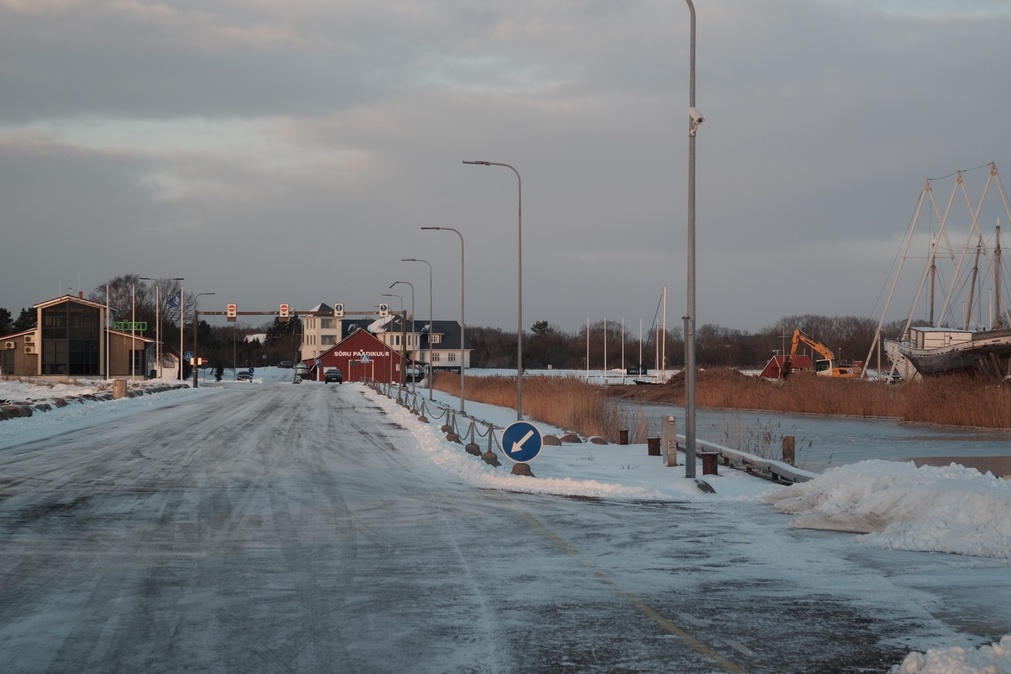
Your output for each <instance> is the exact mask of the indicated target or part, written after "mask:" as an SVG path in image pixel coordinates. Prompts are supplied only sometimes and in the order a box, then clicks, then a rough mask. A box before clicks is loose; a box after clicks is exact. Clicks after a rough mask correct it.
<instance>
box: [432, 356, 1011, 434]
mask: <svg viewBox="0 0 1011 674" xmlns="http://www.w3.org/2000/svg"><path fill="white" fill-rule="evenodd" d="M459 382H460V378H459V377H458V376H456V375H442V376H437V377H436V380H435V386H436V388H438V389H439V390H442V391H446V392H447V393H451V394H454V395H459V393H460V390H459ZM602 391H603V392H605V393H606V394H607V395H601V392H602ZM467 398H468V400H474V401H477V402H482V403H488V404H491V405H498V406H500V407H510V408H513V409H515V407H516V378H515V377H504V376H495V377H468V378H467ZM611 398H621V399H629V400H640V401H643V402H653V403H670V404H672V405H683V404H684V381H683V379H681V380H678V379H672V380H671V382H669V384H667V385H661V386H609V387H599V386H594V385H591V384H587V383H586V382H584V381H582V380H580V379H579V378H577V377H542V376H527V377H524V378H523V411H524V413H525V414H526V415H528V416H530V417H531V418H533V419H538V420H540V421H543V422H545V423H549V424H551V425H553V426H558V427H561V428H567V429H573V430H577V431H579V432H580V433H582V434H584V435H587V436H589V435H600V436H602V437H604V438H606V439H608V440H609V441H612V442H614V441H617V433H618V429H629V430H630V440H631V441H632V442H645V437H646V434H647V432H648V430H647V423H646V419H645V417H644V415H642V414H633V417H632V418H629V416H628V415H627V414H625V413H623V412H622V410H621V409H620V408H619V406H618V405H616V404H614V401H613V400H611ZM695 402H696V405H697V406H698V407H702V408H714V409H747V410H764V411H770V412H794V413H802V414H823V415H837V416H850V417H891V418H895V419H897V420H899V421H904V422H915V423H931V424H939V425H944V426H962V427H976V428H996V429H1011V383H1004V384H1001V383H994V382H984V381H981V380H979V379H972V378H964V377H944V378H932V379H926V380H924V381H921V382H913V383H899V384H885V383H882V382H877V381H860V380H857V381H850V380H838V379H836V380H833V379H829V378H827V377H819V376H816V375H813V374H806V373H801V374H798V375H795V376H793V377H792V378H790V379H789V380H787V381H768V380H765V379H761V378H759V377H752V376H747V375H743V374H741V373H740V372H738V371H736V370H732V369H719V370H704V371H700V373H699V376H698V378H697V383H696V396H695Z"/></svg>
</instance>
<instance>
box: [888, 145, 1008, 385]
mask: <svg viewBox="0 0 1011 674" xmlns="http://www.w3.org/2000/svg"><path fill="white" fill-rule="evenodd" d="M988 169H989V178H988V180H987V183H986V185H985V186H984V188H983V197H981V198H980V201H979V203H978V204H976V205H975V206H973V205H972V204H969V199H968V195H967V194H966V192H965V184H964V182H963V176H962V172H961V171H959V172H957V173H956V174H954V175H957V178H956V180H955V183H954V187H953V189H952V195H951V199H950V200H949V202H948V203H949V207H948V209H945V210H943V211H942V210H941V209H938V207H937V204H936V203H935V202H934V198H933V191H932V188H931V185H930V181H929V180H928V181H927V183H926V185H925V186H924V189H923V191H922V192H921V194H920V201H919V203H918V204H917V208H916V212H917V216H916V217H914V218H913V221H912V223H911V225H910V229H909V231H908V233H907V236H906V238H905V243H904V249H903V251H902V256H901V257H902V262H904V261H905V259H906V257H907V255H908V254H909V249H910V246H911V243H912V241H913V238H914V237H913V234H914V228H915V226H916V221H917V220H918V219H919V214H920V212H921V210H922V209H923V208H924V207H925V206H926V207H927V209H928V211H931V212H933V213H934V214H937V215H938V221H939V222H938V229H937V231H936V232H933V233H932V236H931V240H930V249H929V254H928V255H927V264H926V267H925V268H924V269H923V272H922V275H921V276H920V283H919V289H918V290H917V293H916V297H915V298H914V300H913V307H914V309H915V307H916V306H917V305H918V304H919V301H920V294H921V292H923V291H924V289H929V293H930V294H929V301H928V302H927V306H929V318H927V319H926V320H919V321H917V322H918V323H920V324H919V325H914V320H913V311H912V310H911V311H910V312H909V315H908V317H907V318H906V320H905V324H904V326H903V328H902V331H901V336H900V337H899V338H898V339H884V340H881V330H882V325H883V324H884V315H882V319H881V322H880V323H879V324H878V333H877V336H876V339H875V343H880V344H883V346H884V351H885V353H886V354H887V357H888V358H889V360H890V361H891V366H890V369H891V372H892V373H896V374H898V375H899V376H901V377H902V378H903V379H914V378H918V377H932V376H939V375H947V374H968V375H976V376H983V377H986V378H991V379H1004V378H1007V377H1011V328H1009V327H1007V326H1009V325H1011V314H1009V313H1008V311H1007V309H1006V308H1005V307H1004V306H1003V304H1002V302H1001V284H1002V281H1003V278H1002V274H1003V272H1002V269H1001V240H1000V216H997V224H996V227H995V234H994V236H993V238H992V239H991V240H990V241H989V242H984V236H983V233H982V231H981V230H980V228H979V225H978V220H979V217H980V214H981V212H982V211H983V207H984V198H985V196H986V194H987V193H988V192H989V190H990V189H991V188H994V189H995V190H996V191H997V192H998V194H999V195H1000V204H1001V205H1002V206H1003V209H1002V211H1003V213H1002V215H1003V216H1004V217H1005V218H1007V219H1009V220H1011V211H1009V209H1008V199H1007V196H1006V194H1005V192H1004V187H1003V186H1002V185H1001V183H1000V178H999V176H998V175H997V167H996V165H994V164H990V165H989V166H988ZM959 195H961V196H963V197H965V202H966V203H967V204H969V209H970V215H971V225H970V227H969V229H968V232H967V234H966V238H965V241H964V244H963V245H962V246H961V248H955V247H952V246H951V244H950V238H949V237H950V234H952V233H954V232H949V231H948V230H947V229H946V224H947V220H948V218H949V216H950V215H951V208H950V206H951V204H952V203H953V202H954V200H955V198H956V196H959ZM942 212H943V215H942ZM956 224H962V223H956ZM954 227H955V225H953V226H952V229H954ZM945 245H947V247H946V248H942V246H945ZM973 251H974V254H973ZM944 260H948V261H950V263H951V264H952V267H951V269H950V270H948V269H945V270H941V271H940V272H939V270H938V263H939V262H940V261H944ZM970 260H974V261H973V262H972V263H971V264H970V262H969V261H970ZM949 271H950V274H949V273H948V272H949ZM981 271H982V273H981ZM988 271H989V273H988ZM901 272H902V264H901V263H900V264H899V266H898V271H897V272H896V275H895V279H894V280H893V282H892V291H893V292H894V290H895V287H896V283H897V281H898V278H899V274H901ZM939 276H940V277H941V278H942V279H944V278H947V279H950V281H949V282H948V285H947V287H944V285H943V283H939V282H938V277H939ZM938 288H939V289H940V291H941V292H940V297H941V298H943V302H942V303H941V307H940V310H939V311H937V312H936V313H935V297H936V296H937V295H938V293H937V292H936V291H937V289H938ZM890 301H891V294H889V302H890ZM991 301H992V304H991V303H990V302H991ZM959 304H960V305H961V308H960V310H959V311H957V312H956V311H955V307H956V306H957V305H959ZM887 311H888V305H887V303H886V306H885V313H887ZM986 314H988V318H986V319H984V318H983V315H986ZM872 352H873V347H872ZM870 355H871V354H868V359H869V358H870Z"/></svg>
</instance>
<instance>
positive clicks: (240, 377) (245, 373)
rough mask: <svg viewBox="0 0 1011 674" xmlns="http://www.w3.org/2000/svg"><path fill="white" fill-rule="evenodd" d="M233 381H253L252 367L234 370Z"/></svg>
mask: <svg viewBox="0 0 1011 674" xmlns="http://www.w3.org/2000/svg"><path fill="white" fill-rule="evenodd" d="M235 381H253V368H249V369H248V370H236V371H235Z"/></svg>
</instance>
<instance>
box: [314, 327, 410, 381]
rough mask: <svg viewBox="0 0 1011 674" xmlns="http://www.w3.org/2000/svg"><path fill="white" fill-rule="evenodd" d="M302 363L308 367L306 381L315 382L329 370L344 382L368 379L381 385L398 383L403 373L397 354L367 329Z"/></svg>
mask: <svg viewBox="0 0 1011 674" xmlns="http://www.w3.org/2000/svg"><path fill="white" fill-rule="evenodd" d="M316 360H318V361H319V363H320V366H319V367H318V368H315V365H316V362H315V361H316ZM302 362H303V363H305V365H306V366H307V367H308V368H309V379H315V380H316V381H323V372H324V371H325V370H326V369H327V368H330V367H336V368H339V369H340V371H341V374H342V375H344V381H363V380H369V381H378V382H382V383H384V384H385V383H390V382H394V383H396V382H399V381H400V373H401V371H402V370H403V356H402V355H401V353H400V352H399V351H396V350H394V349H391V348H390V347H388V346H386V345H385V344H383V343H382V342H381V341H379V340H378V339H376V338H375V336H374V335H372V333H370V332H368V331H367V330H355V331H354V332H352V333H351V334H350V335H348V336H347V337H345V338H344V339H343V340H342V341H341V342H340V343H339V344H337V345H335V346H332V347H330V349H328V350H327V351H324V352H323V353H321V354H320V355H319V356H318V357H317V358H315V359H313V358H308V359H306V360H304V361H302ZM314 368H315V369H314Z"/></svg>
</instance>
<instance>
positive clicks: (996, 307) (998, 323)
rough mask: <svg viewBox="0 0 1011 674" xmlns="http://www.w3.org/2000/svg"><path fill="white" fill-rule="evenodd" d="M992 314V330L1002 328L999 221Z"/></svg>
mask: <svg viewBox="0 0 1011 674" xmlns="http://www.w3.org/2000/svg"><path fill="white" fill-rule="evenodd" d="M993 313H994V314H995V316H996V318H995V319H994V322H993V329H994V330H1000V329H1001V328H1002V327H1004V319H1003V318H1001V315H1000V221H999V220H998V221H997V247H996V248H995V249H994V251H993Z"/></svg>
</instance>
